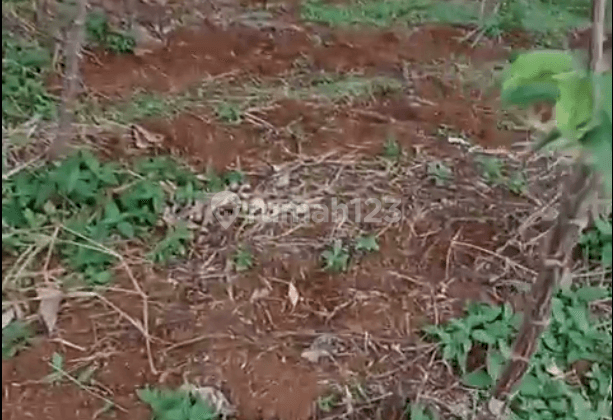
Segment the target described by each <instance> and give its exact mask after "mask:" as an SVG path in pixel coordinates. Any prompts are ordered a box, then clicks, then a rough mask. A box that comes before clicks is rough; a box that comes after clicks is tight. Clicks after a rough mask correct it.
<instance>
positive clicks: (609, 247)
mask: <svg viewBox="0 0 613 420" xmlns="http://www.w3.org/2000/svg"><path fill="white" fill-rule="evenodd" d="M612 227H613V225H612V219H611V217H609V220H605V219H602V218H597V219H595V220H594V226H593V227H592V228H591V229H590V230H588V231H586V232H583V234H582V235H581V237H580V238H579V246H580V247H581V248H582V249H583V252H584V254H585V256H586V257H587V258H589V259H591V260H593V261H599V262H600V263H601V264H602V265H603V266H605V267H611V265H612V264H613V234H612Z"/></svg>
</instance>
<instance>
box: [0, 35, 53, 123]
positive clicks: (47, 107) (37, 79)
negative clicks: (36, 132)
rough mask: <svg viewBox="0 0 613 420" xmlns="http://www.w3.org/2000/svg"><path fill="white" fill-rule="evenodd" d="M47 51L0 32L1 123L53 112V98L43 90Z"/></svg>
mask: <svg viewBox="0 0 613 420" xmlns="http://www.w3.org/2000/svg"><path fill="white" fill-rule="evenodd" d="M50 63H51V56H50V54H49V52H48V51H47V50H45V49H43V48H41V47H40V46H38V45H37V44H36V43H34V42H26V41H23V40H20V39H17V38H16V37H14V36H12V35H11V34H10V33H8V32H4V31H3V32H2V125H3V126H4V125H5V124H9V125H14V124H19V123H22V122H24V121H27V120H28V119H30V118H32V117H33V116H35V115H39V116H41V117H43V118H51V117H53V116H54V115H55V109H56V108H55V99H54V98H52V97H51V96H50V95H49V94H48V93H47V91H46V89H45V84H44V79H45V76H46V73H47V71H48V69H49V65H50Z"/></svg>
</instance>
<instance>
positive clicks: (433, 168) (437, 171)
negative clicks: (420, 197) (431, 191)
mask: <svg viewBox="0 0 613 420" xmlns="http://www.w3.org/2000/svg"><path fill="white" fill-rule="evenodd" d="M427 171H428V176H429V177H430V179H432V180H433V181H434V184H435V185H437V186H439V187H441V186H443V185H446V184H447V183H448V182H450V181H451V180H452V179H453V171H452V170H451V168H450V167H449V166H447V165H445V164H444V163H443V162H438V161H437V162H430V163H428V169H427Z"/></svg>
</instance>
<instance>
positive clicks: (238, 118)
mask: <svg viewBox="0 0 613 420" xmlns="http://www.w3.org/2000/svg"><path fill="white" fill-rule="evenodd" d="M215 115H217V118H219V120H220V121H222V122H224V123H226V124H232V125H238V124H240V123H241V122H242V120H243V114H242V111H241V109H240V107H239V106H238V105H236V104H233V103H229V102H222V103H220V104H219V105H217V107H216V108H215Z"/></svg>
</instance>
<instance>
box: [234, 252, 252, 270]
mask: <svg viewBox="0 0 613 420" xmlns="http://www.w3.org/2000/svg"><path fill="white" fill-rule="evenodd" d="M233 260H234V267H236V271H239V272H240V271H247V270H249V269H250V268H251V267H253V255H252V254H251V251H249V250H248V249H247V248H245V247H239V248H238V249H237V250H236V253H235V254H234V257H233Z"/></svg>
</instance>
